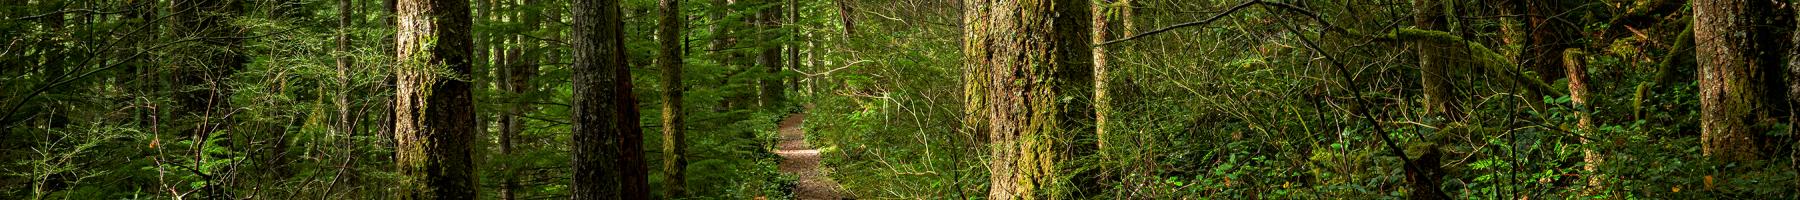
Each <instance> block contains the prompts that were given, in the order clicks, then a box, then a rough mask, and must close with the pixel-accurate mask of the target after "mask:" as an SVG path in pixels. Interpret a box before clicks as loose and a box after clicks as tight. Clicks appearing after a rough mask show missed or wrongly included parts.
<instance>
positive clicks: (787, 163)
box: [775, 113, 842, 200]
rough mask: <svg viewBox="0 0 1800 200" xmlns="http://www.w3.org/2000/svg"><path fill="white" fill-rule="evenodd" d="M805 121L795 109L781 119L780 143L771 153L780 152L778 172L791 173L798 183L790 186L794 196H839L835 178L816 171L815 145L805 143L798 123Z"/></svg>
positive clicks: (804, 117) (830, 198) (837, 197)
mask: <svg viewBox="0 0 1800 200" xmlns="http://www.w3.org/2000/svg"><path fill="white" fill-rule="evenodd" d="M805 122H806V114H802V113H795V114H792V115H788V117H787V119H782V120H781V129H780V130H781V144H777V148H779V150H775V154H777V155H781V158H782V159H781V173H786V174H793V175H794V176H795V177H798V178H799V179H800V180H799V183H798V184H797V185H796V186H795V187H794V197H795V198H797V199H807V200H812V199H828V200H837V199H840V198H842V196H840V195H838V191H837V188H838V184H837V181H832V180H831V178H830V177H826V176H825V174H821V173H819V149H815V148H813V147H812V145H808V144H806V131H805V130H803V129H801V127H802V126H801V124H802V123H805Z"/></svg>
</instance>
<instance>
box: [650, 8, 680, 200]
mask: <svg viewBox="0 0 1800 200" xmlns="http://www.w3.org/2000/svg"><path fill="white" fill-rule="evenodd" d="M657 10H659V11H661V12H662V15H660V16H661V18H660V20H658V21H660V22H661V23H659V24H657V39H658V41H657V42H660V43H661V45H662V49H661V51H659V52H660V53H661V55H658V56H657V59H659V60H658V61H657V64H658V65H660V66H661V68H662V86H663V92H662V98H663V100H662V101H663V103H662V128H663V130H662V133H663V146H662V150H663V197H664V198H682V197H686V196H687V175H686V174H685V173H686V171H687V133H686V132H687V121H686V119H685V118H684V117H685V116H683V115H682V114H683V112H682V111H683V107H682V102H681V101H682V92H683V91H685V90H686V87H687V86H686V84H682V83H681V75H682V65H683V63H682V62H683V61H682V56H683V54H682V52H684V51H683V49H682V45H681V40H682V37H681V35H682V33H683V32H682V31H681V28H682V27H683V26H687V23H686V22H684V21H683V20H682V19H683V18H684V17H682V14H681V1H678V0H662V1H660V2H659V6H658V9H657Z"/></svg>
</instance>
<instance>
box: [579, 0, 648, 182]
mask: <svg viewBox="0 0 1800 200" xmlns="http://www.w3.org/2000/svg"><path fill="white" fill-rule="evenodd" d="M570 10H571V11H572V12H571V13H572V14H573V15H574V19H575V22H574V23H572V24H573V25H574V29H573V30H571V31H570V33H571V34H574V37H572V38H570V39H571V40H573V44H574V50H575V52H574V55H575V62H574V63H575V66H574V71H575V72H574V74H573V76H574V77H573V78H572V79H571V80H572V81H573V82H574V83H573V87H574V88H573V89H572V90H573V91H574V98H575V99H574V101H573V102H572V104H573V110H571V111H572V112H573V113H574V115H575V116H574V117H573V118H572V119H574V121H573V123H574V126H573V127H572V128H571V131H572V132H573V133H572V134H574V136H573V137H572V138H573V140H574V143H575V144H574V147H575V148H574V151H575V152H574V154H575V156H574V161H573V162H574V170H575V176H574V177H573V181H574V183H573V184H572V186H573V187H571V188H570V193H571V195H572V197H573V198H574V199H580V200H588V199H647V198H649V195H648V194H649V187H647V186H648V183H646V182H647V181H649V180H648V178H647V177H646V175H647V173H648V171H646V170H645V166H644V151H643V147H642V146H643V130H641V129H639V127H638V110H637V97H635V96H633V95H632V93H631V74H630V73H631V72H630V71H629V69H628V67H627V66H626V65H625V36H624V33H623V32H622V31H623V30H621V29H622V28H623V27H622V26H621V22H620V21H619V20H620V18H619V17H620V11H619V1H618V0H575V1H574V3H573V6H571V7H570Z"/></svg>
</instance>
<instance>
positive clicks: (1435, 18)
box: [1413, 0, 1463, 120]
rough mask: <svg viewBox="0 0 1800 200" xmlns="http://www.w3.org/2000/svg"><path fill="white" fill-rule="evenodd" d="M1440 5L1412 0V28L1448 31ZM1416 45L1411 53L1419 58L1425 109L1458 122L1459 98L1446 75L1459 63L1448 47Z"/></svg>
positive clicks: (1439, 2) (1429, 0) (1439, 0)
mask: <svg viewBox="0 0 1800 200" xmlns="http://www.w3.org/2000/svg"><path fill="white" fill-rule="evenodd" d="M1444 2H1448V0H1413V23H1414V24H1413V25H1414V26H1418V28H1419V29H1422V30H1449V29H1448V27H1447V26H1446V25H1445V20H1446V18H1445V17H1444V16H1445V14H1446V13H1444V11H1445V10H1446V9H1445V7H1446V6H1448V5H1444ZM1414 44H1416V45H1417V46H1416V49H1414V51H1415V52H1417V53H1418V56H1419V81H1420V83H1419V85H1420V87H1421V88H1422V89H1423V90H1424V91H1425V104H1426V105H1425V106H1426V109H1427V110H1429V111H1430V112H1433V113H1437V114H1439V115H1441V116H1443V117H1444V118H1448V119H1451V120H1460V119H1462V115H1463V111H1462V107H1461V97H1460V96H1458V95H1457V94H1456V88H1454V85H1453V84H1451V81H1450V72H1449V71H1448V69H1449V68H1450V67H1453V66H1454V65H1455V64H1452V62H1453V61H1454V59H1462V58H1463V57H1460V56H1458V55H1456V54H1455V52H1457V50H1455V49H1456V48H1455V47H1454V46H1452V45H1455V44H1443V43H1436V42H1421V43H1414Z"/></svg>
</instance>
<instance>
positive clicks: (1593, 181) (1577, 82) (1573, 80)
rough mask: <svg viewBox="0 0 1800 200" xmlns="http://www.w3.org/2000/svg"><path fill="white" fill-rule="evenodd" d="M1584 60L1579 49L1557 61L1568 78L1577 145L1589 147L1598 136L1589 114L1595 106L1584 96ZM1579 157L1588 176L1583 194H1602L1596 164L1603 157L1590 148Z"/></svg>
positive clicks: (1585, 78) (1585, 92)
mask: <svg viewBox="0 0 1800 200" xmlns="http://www.w3.org/2000/svg"><path fill="white" fill-rule="evenodd" d="M1586 56H1587V55H1586V53H1583V52H1581V50H1579V49H1567V50H1564V51H1563V54H1562V61H1559V62H1560V63H1563V64H1564V67H1563V69H1565V70H1566V71H1567V72H1566V73H1565V74H1567V77H1569V101H1570V102H1571V103H1574V104H1575V109H1576V111H1577V112H1576V114H1575V115H1576V122H1575V132H1576V133H1578V134H1581V136H1583V138H1582V139H1581V144H1590V143H1592V142H1593V141H1590V140H1589V138H1599V137H1600V135H1598V134H1596V133H1598V132H1596V131H1594V113H1593V110H1594V108H1595V107H1598V106H1594V105H1593V104H1592V103H1593V101H1591V100H1592V99H1593V97H1592V96H1590V95H1589V94H1590V93H1589V92H1588V85H1589V84H1588V75H1587V63H1584V62H1583V61H1584V60H1586ZM1581 155H1582V160H1583V163H1585V164H1584V166H1582V169H1584V170H1587V172H1588V177H1587V178H1588V187H1589V188H1588V190H1587V191H1588V192H1590V193H1589V194H1592V192H1596V191H1600V190H1602V189H1603V188H1601V187H1600V181H1601V179H1600V175H1601V173H1600V172H1599V168H1600V167H1599V166H1600V162H1602V161H1603V160H1604V159H1605V157H1603V156H1604V155H1602V154H1600V152H1598V151H1595V150H1594V149H1593V148H1588V149H1583V150H1582V151H1581Z"/></svg>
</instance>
